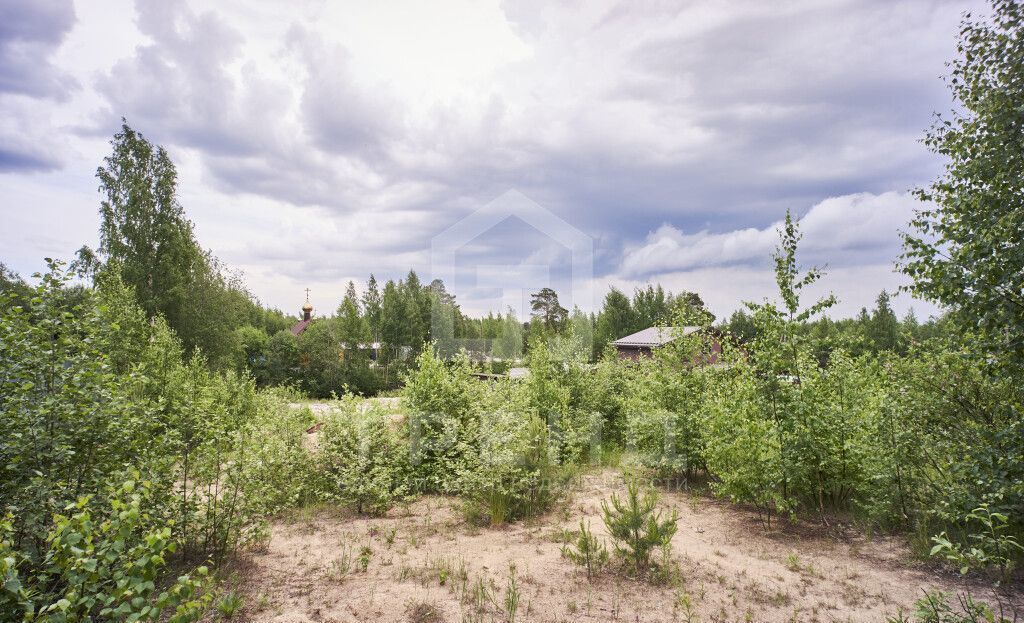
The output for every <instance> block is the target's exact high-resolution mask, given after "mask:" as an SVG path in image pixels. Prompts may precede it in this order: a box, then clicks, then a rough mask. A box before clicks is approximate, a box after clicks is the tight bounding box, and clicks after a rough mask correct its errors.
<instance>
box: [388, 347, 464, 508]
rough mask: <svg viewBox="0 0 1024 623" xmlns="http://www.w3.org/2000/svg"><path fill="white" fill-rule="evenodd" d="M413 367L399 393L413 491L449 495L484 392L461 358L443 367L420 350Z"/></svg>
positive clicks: (431, 354)
mask: <svg viewBox="0 0 1024 623" xmlns="http://www.w3.org/2000/svg"><path fill="white" fill-rule="evenodd" d="M416 363H417V367H416V369H415V370H413V371H412V372H411V373H410V374H409V376H408V377H407V379H406V385H405V389H404V390H403V391H402V397H403V400H404V404H405V405H406V406H407V407H408V409H409V443H410V458H411V462H412V469H413V472H414V478H415V487H416V489H417V490H418V491H438V492H443V493H453V492H455V490H456V487H457V479H458V474H459V473H460V472H462V471H464V470H465V468H466V461H467V457H468V455H469V454H470V453H471V452H472V449H473V447H474V446H475V445H476V435H477V429H478V427H479V415H480V412H481V408H482V402H483V389H484V388H483V386H482V384H481V383H480V382H479V381H477V380H475V379H473V378H472V377H471V376H470V371H471V367H470V364H469V361H468V359H466V357H465V356H464V355H460V356H458V357H456V358H455V359H454V360H453V361H451V362H448V363H445V362H444V361H442V360H441V359H439V358H438V357H437V356H436V355H435V353H434V350H433V348H425V349H424V350H423V352H422V353H420V355H419V357H418V358H417V360H416Z"/></svg>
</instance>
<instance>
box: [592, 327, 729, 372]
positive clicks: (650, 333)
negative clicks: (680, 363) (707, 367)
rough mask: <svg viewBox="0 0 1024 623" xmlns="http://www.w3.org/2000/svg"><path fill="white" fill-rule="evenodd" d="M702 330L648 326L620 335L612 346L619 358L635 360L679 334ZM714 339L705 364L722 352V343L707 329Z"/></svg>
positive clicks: (715, 334)
mask: <svg viewBox="0 0 1024 623" xmlns="http://www.w3.org/2000/svg"><path fill="white" fill-rule="evenodd" d="M701 331H703V329H701V328H700V327H648V328H646V329H644V330H643V331H637V332H636V333H633V334H631V335H627V336H625V337H621V338H619V339H617V340H615V341H614V342H612V346H614V347H615V350H616V351H618V354H619V359H630V360H634V361H635V360H637V359H640V358H642V357H650V356H652V355H653V354H654V350H655V349H657V348H660V347H661V346H664V345H665V344H668V343H669V342H671V341H673V340H675V339H676V338H678V337H679V336H680V335H692V334H694V333H698V332H701ZM709 331H710V336H711V338H712V339H713V340H714V341H713V342H712V344H711V355H710V357H708V361H706V362H704V363H707V364H715V363H716V362H717V361H718V355H719V353H721V352H722V344H721V342H720V341H719V336H718V334H717V332H716V331H714V330H709Z"/></svg>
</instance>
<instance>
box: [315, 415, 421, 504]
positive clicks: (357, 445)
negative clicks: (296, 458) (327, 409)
mask: <svg viewBox="0 0 1024 623" xmlns="http://www.w3.org/2000/svg"><path fill="white" fill-rule="evenodd" d="M396 428H398V424H397V423H395V422H392V421H391V420H390V418H389V417H388V415H386V414H385V413H383V412H382V411H381V410H380V409H377V408H370V409H367V410H365V411H360V409H359V408H358V405H357V404H356V402H355V401H354V400H352V399H349V401H348V403H347V408H346V409H343V410H342V412H341V413H336V414H332V415H331V416H330V417H328V418H327V419H326V421H325V423H324V427H323V428H322V429H321V430H320V447H319V450H318V453H317V454H318V458H317V460H318V461H319V466H320V469H321V471H322V473H323V477H324V479H325V486H326V494H327V497H328V498H329V499H333V500H336V501H342V502H346V503H350V504H352V505H353V506H354V507H355V509H356V512H359V513H364V512H365V513H371V514H382V513H384V512H386V511H387V509H388V508H390V506H391V505H392V504H393V503H394V502H395V500H398V499H400V498H402V497H404V496H405V495H407V494H408V493H409V492H410V482H409V478H410V469H409V446H408V443H407V441H406V440H405V439H404V437H403V436H402V434H401V433H400V432H399V431H398V430H396Z"/></svg>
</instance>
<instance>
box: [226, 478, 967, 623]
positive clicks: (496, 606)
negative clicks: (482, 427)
mask: <svg viewBox="0 0 1024 623" xmlns="http://www.w3.org/2000/svg"><path fill="white" fill-rule="evenodd" d="M622 489H623V486H622V483H621V481H620V480H619V478H618V477H617V475H616V474H615V473H614V472H610V471H608V472H605V473H603V474H600V475H591V476H587V477H585V478H584V480H583V481H582V483H581V486H580V487H579V488H578V489H577V491H576V492H575V494H574V496H573V499H572V500H571V501H569V502H568V503H567V504H566V505H565V506H564V507H563V508H561V509H559V510H557V511H555V512H554V513H552V514H551V515H549V516H548V517H546V518H544V520H542V521H536V522H531V523H528V524H517V525H513V526H508V527H504V528H498V529H477V528H474V527H472V526H468V525H466V524H465V523H464V522H463V521H462V519H461V516H460V514H459V513H458V512H457V510H456V508H455V505H456V504H457V501H456V500H450V499H446V498H439V497H428V498H424V499H421V500H418V501H416V502H415V503H413V504H411V505H409V506H408V507H405V508H397V509H394V510H393V511H392V512H391V513H390V514H389V515H388V516H387V517H382V518H353V517H345V516H342V515H339V514H337V512H335V511H329V510H325V511H321V512H318V513H310V514H308V515H307V516H305V517H297V518H295V520H294V521H291V522H279V523H277V524H275V525H274V527H273V538H272V539H271V541H270V543H269V547H268V548H267V550H266V551H265V552H262V553H255V554H252V555H251V556H249V557H248V558H247V559H246V560H244V561H241V562H240V568H239V572H240V578H241V590H242V591H243V592H244V593H245V594H246V608H245V611H244V613H243V615H242V616H243V620H254V621H276V622H285V621H294V622H302V621H317V622H321V621H322V622H331V621H421V622H424V623H425V622H428V621H448V622H459V621H467V622H470V621H505V620H507V615H506V614H504V613H503V612H502V610H503V609H504V608H505V605H504V604H505V597H506V595H507V593H508V590H507V588H508V584H509V573H510V571H509V565H510V564H514V565H515V567H516V576H517V580H518V585H519V592H520V595H521V596H520V599H519V606H518V612H517V616H516V621H545V622H546V621H551V622H561V621H627V622H628V621H687V620H690V621H705V622H707V621H765V622H769V621H885V617H886V615H891V614H894V613H895V612H896V611H897V608H898V607H900V606H902V607H904V609H906V610H910V608H911V606H912V604H913V602H914V601H915V600H916V599H917V598H919V597H920V596H921V594H922V590H924V589H926V588H928V589H933V588H941V589H943V590H956V589H961V590H962V589H964V588H966V587H965V586H962V585H958V584H957V582H958V581H959V579H958V578H956V577H955V576H950V575H938V574H936V573H935V572H933V571H930V570H928V569H927V568H924V567H922V566H921V565H914V564H913V563H912V562H911V561H910V558H909V553H908V551H907V549H906V547H905V546H904V545H903V544H902V542H901V541H899V540H897V539H892V538H884V537H876V538H874V539H872V540H867V539H865V538H864V537H853V538H849V539H844V538H838V537H835V536H829V535H827V534H824V531H823V530H821V529H818V528H816V527H814V526H807V525H804V526H795V527H794V526H789V527H787V528H784V529H782V530H774V531H773V532H771V533H766V532H765V531H764V530H763V529H762V528H761V526H760V524H759V523H758V522H757V519H756V517H755V516H754V515H753V514H752V513H749V512H747V511H744V510H742V509H737V508H736V507H734V506H730V505H728V504H724V503H720V502H718V501H715V500H710V499H708V498H705V497H700V496H697V495H692V494H688V493H666V494H663V496H662V505H663V506H665V507H674V508H676V509H677V511H678V513H679V518H680V519H679V531H678V533H677V534H676V536H675V539H674V540H673V546H674V556H675V559H676V560H677V561H678V563H679V567H680V571H681V575H680V581H679V582H677V583H675V585H674V586H673V585H667V586H651V585H649V584H645V583H641V582H637V581H632V580H628V579H624V578H621V577H618V576H613V575H605V576H602V577H600V578H597V579H595V580H594V581H593V582H590V581H588V580H587V578H586V576H585V574H583V573H581V572H580V571H578V570H577V569H576V568H575V567H574V566H573V565H572V564H571V563H570V562H569V561H567V560H566V559H564V558H563V557H562V556H561V554H560V543H559V542H558V536H557V535H558V533H559V531H560V529H561V528H568V529H572V528H575V527H577V526H578V524H579V520H580V518H587V519H589V521H590V522H591V526H592V527H593V529H594V530H595V532H596V533H598V534H601V535H603V534H604V526H603V524H602V522H601V519H600V501H601V500H602V499H605V498H607V497H608V495H609V494H610V493H611V492H612V491H621V490H622ZM364 547H365V548H368V550H369V551H370V552H372V553H370V554H368V555H367V556H365V558H366V559H367V560H368V564H367V567H366V571H365V572H362V571H360V570H359V560H358V558H359V556H360V553H361V551H364V550H363V548H364ZM975 594H976V595H978V596H986V595H981V594H980V593H979V592H978V590H977V589H976V590H975ZM688 604H689V605H688ZM435 615H436V616H435Z"/></svg>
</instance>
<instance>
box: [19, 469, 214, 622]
mask: <svg viewBox="0 0 1024 623" xmlns="http://www.w3.org/2000/svg"><path fill="white" fill-rule="evenodd" d="M136 476H137V474H136ZM155 494H156V492H155V491H154V490H153V489H152V488H151V484H150V483H149V482H146V481H136V480H128V481H126V482H125V483H124V484H123V485H121V486H120V487H119V488H117V490H115V491H112V492H111V493H110V494H109V495H108V497H109V500H110V508H109V509H108V510H107V511H106V512H105V513H104V514H103V515H100V516H95V514H96V513H95V510H94V508H93V507H94V506H95V505H94V504H93V503H92V499H91V498H90V497H89V496H85V497H82V498H81V499H79V500H78V501H77V502H76V503H75V504H72V505H69V506H68V507H67V509H66V510H67V511H69V512H70V513H71V514H70V515H62V514H58V515H55V517H54V520H53V525H52V528H51V530H50V532H49V534H48V536H47V537H46V549H45V552H44V554H43V555H42V557H41V559H40V562H39V563H37V564H32V563H31V562H30V561H29V560H27V558H26V557H25V556H24V554H22V553H20V552H18V551H16V550H14V549H13V548H12V543H11V541H10V537H11V533H12V530H13V529H12V525H11V521H10V518H9V517H8V519H6V520H4V521H0V574H2V576H3V579H4V582H3V584H2V585H0V615H2V617H0V618H3V620H6V621H15V620H24V621H47V622H53V623H57V622H63V621H80V620H94V619H99V620H120V621H124V620H129V621H171V622H175V623H177V622H184V621H195V620H197V619H198V618H199V616H200V615H201V614H202V613H203V612H204V611H205V609H206V608H207V606H208V605H209V601H210V592H209V591H208V590H207V588H208V582H207V579H206V568H205V567H199V568H198V569H196V570H195V572H194V574H192V575H182V576H180V577H178V578H177V579H176V580H174V581H173V582H172V583H171V584H170V586H168V587H167V588H166V589H164V590H159V589H158V588H157V585H158V581H159V578H160V575H161V573H162V572H163V571H164V570H165V569H166V566H167V562H168V557H169V556H170V555H171V554H173V553H174V551H175V549H176V543H175V542H174V540H173V539H172V538H171V527H168V526H162V527H157V526H156V518H155V517H153V516H151V515H150V514H149V513H147V512H146V510H145V509H146V508H147V507H148V506H149V503H150V502H151V501H152V497H153V496H154V495H155ZM19 567H20V568H21V569H19ZM21 570H25V571H27V573H25V574H24V575H22V574H21V573H20V571H21Z"/></svg>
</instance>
